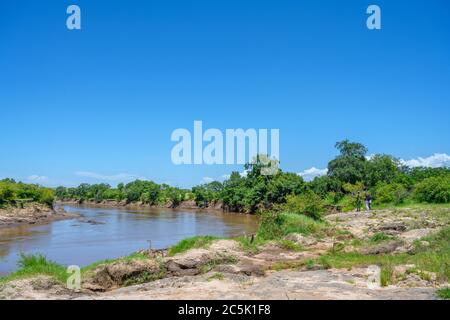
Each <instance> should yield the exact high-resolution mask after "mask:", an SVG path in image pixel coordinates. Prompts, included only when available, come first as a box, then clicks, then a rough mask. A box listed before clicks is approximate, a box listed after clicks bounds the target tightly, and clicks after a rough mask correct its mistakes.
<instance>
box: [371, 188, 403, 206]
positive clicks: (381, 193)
mask: <svg viewBox="0 0 450 320" xmlns="http://www.w3.org/2000/svg"><path fill="white" fill-rule="evenodd" d="M407 195H408V193H407V191H406V189H405V187H404V186H403V185H401V184H399V183H391V184H387V183H380V184H378V185H377V187H376V189H375V201H376V202H377V203H380V204H381V203H395V204H400V203H403V201H404V200H405V199H406V197H407Z"/></svg>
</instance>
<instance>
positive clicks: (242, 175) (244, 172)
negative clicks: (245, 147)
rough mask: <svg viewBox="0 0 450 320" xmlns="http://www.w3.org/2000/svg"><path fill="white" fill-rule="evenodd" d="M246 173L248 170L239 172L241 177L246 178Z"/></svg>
mask: <svg viewBox="0 0 450 320" xmlns="http://www.w3.org/2000/svg"><path fill="white" fill-rule="evenodd" d="M248 171H249V170H244V171H242V172H240V173H239V174H240V175H241V177H246V176H247V175H248Z"/></svg>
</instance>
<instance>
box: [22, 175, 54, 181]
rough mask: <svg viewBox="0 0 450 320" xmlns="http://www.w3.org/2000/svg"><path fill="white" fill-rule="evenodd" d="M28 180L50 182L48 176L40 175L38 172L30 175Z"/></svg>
mask: <svg viewBox="0 0 450 320" xmlns="http://www.w3.org/2000/svg"><path fill="white" fill-rule="evenodd" d="M27 180H28V181H32V182H34V183H43V182H48V180H49V179H48V177H46V176H40V175H37V174H33V175H31V176H29V177H28V178H27Z"/></svg>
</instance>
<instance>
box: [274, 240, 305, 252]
mask: <svg viewBox="0 0 450 320" xmlns="http://www.w3.org/2000/svg"><path fill="white" fill-rule="evenodd" d="M277 243H278V245H279V246H280V247H281V248H283V249H286V250H291V251H302V250H303V247H302V246H301V245H299V244H297V243H295V242H293V241H291V240H285V239H281V240H278V241H277Z"/></svg>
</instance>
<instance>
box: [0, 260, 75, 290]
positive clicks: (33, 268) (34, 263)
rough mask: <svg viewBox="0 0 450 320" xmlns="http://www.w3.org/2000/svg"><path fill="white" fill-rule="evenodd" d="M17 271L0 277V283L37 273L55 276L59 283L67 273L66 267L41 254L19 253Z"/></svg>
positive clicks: (66, 276)
mask: <svg viewBox="0 0 450 320" xmlns="http://www.w3.org/2000/svg"><path fill="white" fill-rule="evenodd" d="M17 266H18V269H17V271H15V272H13V273H11V274H9V275H7V276H5V277H1V278H0V283H6V282H9V281H12V280H19V279H23V278H29V277H32V276H37V275H47V276H51V277H53V278H55V279H56V280H57V281H59V282H61V283H65V282H66V281H67V278H68V276H69V274H68V273H67V272H66V267H65V266H62V265H60V264H57V263H56V262H53V261H51V260H48V259H47V258H46V257H45V256H43V255H42V254H25V253H21V254H20V259H19V261H18V263H17Z"/></svg>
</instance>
